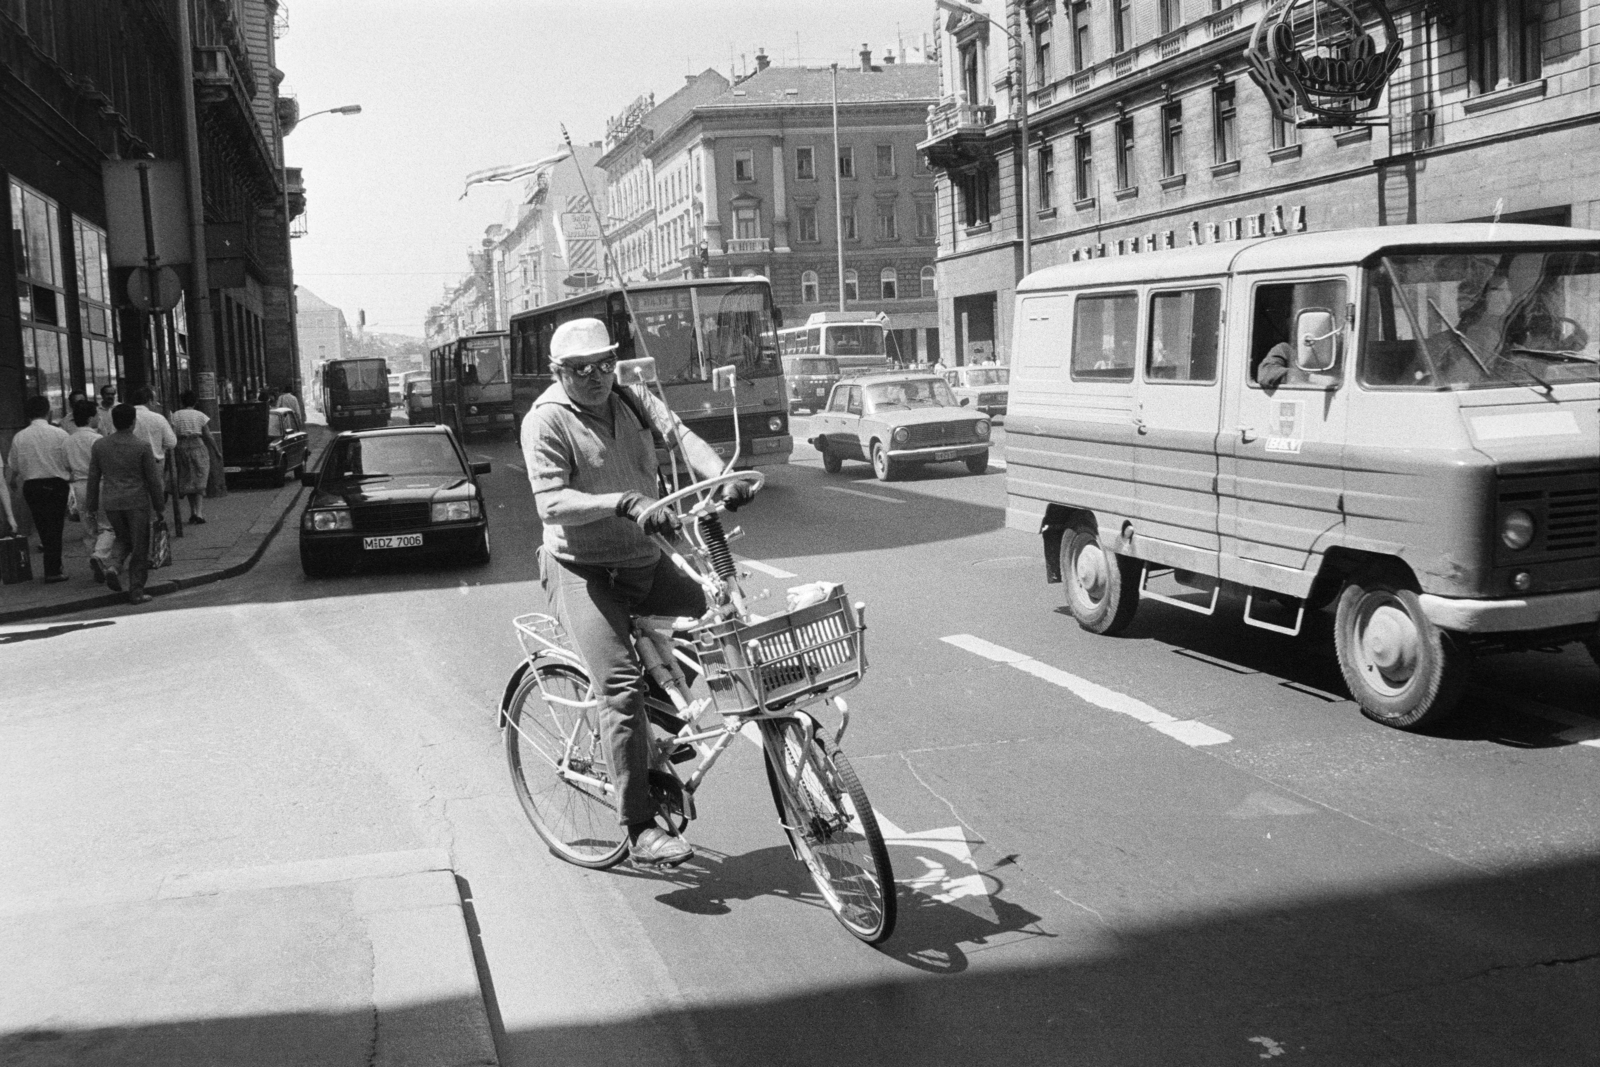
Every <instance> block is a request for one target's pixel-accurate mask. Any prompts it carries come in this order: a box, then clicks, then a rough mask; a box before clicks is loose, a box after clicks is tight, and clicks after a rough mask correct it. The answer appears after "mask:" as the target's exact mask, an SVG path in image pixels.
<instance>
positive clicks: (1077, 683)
mask: <svg viewBox="0 0 1600 1067" xmlns="http://www.w3.org/2000/svg"><path fill="white" fill-rule="evenodd" d="M941 640H943V641H944V642H945V643H946V644H950V645H955V646H956V647H957V648H963V649H966V650H967V651H968V652H971V653H973V654H974V655H978V656H982V657H983V658H985V659H989V660H993V661H994V662H996V663H1004V664H1006V665H1007V666H1009V667H1015V668H1016V669H1017V670H1019V671H1022V672H1023V673H1025V674H1031V675H1033V676H1034V677H1035V678H1041V679H1043V680H1044V681H1047V682H1049V683H1050V684H1051V685H1058V686H1060V687H1061V688H1063V689H1066V690H1068V691H1070V692H1071V693H1073V694H1074V695H1076V696H1077V697H1078V698H1079V699H1080V700H1083V701H1086V702H1087V703H1090V704H1093V705H1095V706H1096V707H1101V708H1105V709H1106V710H1107V711H1114V712H1116V713H1117V714H1118V715H1126V716H1128V717H1129V718H1132V719H1137V720H1138V721H1139V722H1142V723H1144V724H1145V725H1146V726H1149V727H1151V728H1153V729H1156V730H1159V731H1161V732H1162V733H1164V734H1166V735H1167V736H1168V737H1171V738H1174V739H1175V740H1178V741H1182V742H1183V743H1184V744H1186V745H1189V746H1190V747H1192V748H1200V747H1202V746H1205V745H1221V744H1226V743H1227V742H1229V741H1232V740H1233V737H1232V736H1231V735H1229V734H1225V733H1223V732H1222V731H1221V730H1218V729H1215V728H1214V727H1210V726H1207V725H1206V724H1205V723H1203V722H1197V721H1195V720H1193V719H1179V718H1177V717H1176V716H1173V715H1168V714H1167V713H1166V712H1164V711H1158V710H1156V709H1155V708H1153V707H1151V706H1150V705H1149V704H1146V703H1145V702H1144V701H1142V700H1137V699H1135V698H1134V697H1131V696H1128V695H1127V694H1126V693H1119V692H1117V691H1116V690H1115V689H1107V688H1106V687H1105V686H1103V685H1100V684H1099V683H1098V682H1091V681H1089V679H1087V678H1080V677H1078V676H1077V675H1076V674H1072V673H1070V672H1068V671H1064V670H1062V669H1061V668H1059V667H1052V666H1051V665H1050V664H1048V663H1041V662H1039V661H1038V660H1036V659H1034V658H1033V657H1032V656H1028V655H1024V654H1023V653H1021V652H1014V651H1012V650H1011V649H1009V648H1005V647H1003V646H1001V645H996V644H993V643H992V642H989V641H985V640H983V638H981V637H974V636H972V635H971V634H952V635H950V636H949V637H945V638H942V639H941Z"/></svg>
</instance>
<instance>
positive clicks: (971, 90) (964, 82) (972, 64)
mask: <svg viewBox="0 0 1600 1067" xmlns="http://www.w3.org/2000/svg"><path fill="white" fill-rule="evenodd" d="M960 59H961V91H962V93H963V94H965V95H966V98H967V103H969V104H977V103H980V102H982V100H983V94H982V93H981V92H980V91H979V86H980V85H981V84H982V82H981V79H979V77H978V44H977V42H976V41H970V42H968V43H967V44H964V45H962V46H961V54H960Z"/></svg>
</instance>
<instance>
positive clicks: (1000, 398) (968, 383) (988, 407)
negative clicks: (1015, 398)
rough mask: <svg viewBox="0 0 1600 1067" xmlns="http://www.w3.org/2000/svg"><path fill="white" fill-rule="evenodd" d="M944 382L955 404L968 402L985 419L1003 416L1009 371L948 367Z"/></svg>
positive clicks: (990, 366) (1008, 392)
mask: <svg viewBox="0 0 1600 1067" xmlns="http://www.w3.org/2000/svg"><path fill="white" fill-rule="evenodd" d="M944 380H945V381H946V382H948V383H949V384H950V391H951V392H952V393H954V394H955V395H956V399H957V400H970V401H972V406H973V407H975V408H977V409H978V410H979V411H981V412H983V413H984V414H985V415H1004V414H1005V413H1006V402H1007V400H1009V399H1010V396H1011V368H1010V367H997V366H994V365H993V364H982V363H980V364H978V365H977V366H968V367H952V368H951V369H950V370H947V371H945V372H944Z"/></svg>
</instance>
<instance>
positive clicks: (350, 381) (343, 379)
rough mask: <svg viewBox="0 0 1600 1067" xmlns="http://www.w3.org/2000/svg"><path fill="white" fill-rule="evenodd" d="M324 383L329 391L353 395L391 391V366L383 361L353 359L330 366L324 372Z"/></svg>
mask: <svg viewBox="0 0 1600 1067" xmlns="http://www.w3.org/2000/svg"><path fill="white" fill-rule="evenodd" d="M323 383H324V384H325V385H326V386H327V387H328V388H329V389H345V390H348V391H350V392H352V393H362V392H376V391H378V390H380V389H381V390H383V391H385V392H387V391H388V389H389V366H388V364H386V363H385V362H384V361H383V360H381V359H352V360H349V361H347V362H344V363H332V364H329V365H328V367H327V368H326V370H325V371H324V372H323Z"/></svg>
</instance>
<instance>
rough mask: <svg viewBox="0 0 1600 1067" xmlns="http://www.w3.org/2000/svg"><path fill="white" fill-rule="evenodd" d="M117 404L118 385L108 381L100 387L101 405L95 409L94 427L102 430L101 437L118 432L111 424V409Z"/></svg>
mask: <svg viewBox="0 0 1600 1067" xmlns="http://www.w3.org/2000/svg"><path fill="white" fill-rule="evenodd" d="M116 406H117V387H116V385H115V384H114V383H112V382H107V383H106V384H105V385H102V386H101V387H100V406H99V407H97V408H95V410H94V428H95V429H97V430H99V431H100V436H101V437H109V436H111V435H112V434H113V433H115V432H116V430H115V428H114V427H113V426H112V425H111V409H112V408H114V407H116Z"/></svg>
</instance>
